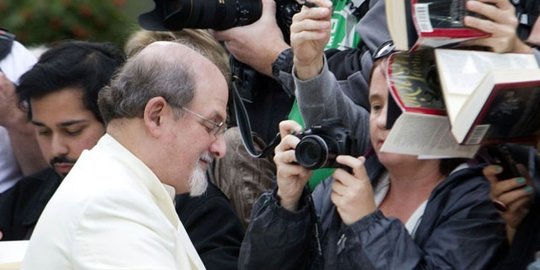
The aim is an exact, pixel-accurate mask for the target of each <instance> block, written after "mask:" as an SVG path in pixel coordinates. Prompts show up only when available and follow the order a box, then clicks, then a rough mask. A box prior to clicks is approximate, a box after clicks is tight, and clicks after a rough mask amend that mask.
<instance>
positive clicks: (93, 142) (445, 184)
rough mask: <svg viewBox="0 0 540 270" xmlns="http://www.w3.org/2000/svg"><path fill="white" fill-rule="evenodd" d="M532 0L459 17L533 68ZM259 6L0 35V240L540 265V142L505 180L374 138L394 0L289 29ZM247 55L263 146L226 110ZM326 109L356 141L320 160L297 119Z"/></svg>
mask: <svg viewBox="0 0 540 270" xmlns="http://www.w3.org/2000/svg"><path fill="white" fill-rule="evenodd" d="M342 2H345V3H342ZM521 2H523V3H520V1H517V3H516V1H512V2H511V1H510V0H478V1H467V2H466V8H467V9H468V10H469V11H471V12H474V13H476V14H478V15H480V16H466V17H465V19H464V24H465V25H466V26H467V27H471V28H476V29H478V30H481V31H483V32H486V33H488V34H489V35H488V36H487V37H484V38H479V39H474V40H470V41H467V42H465V43H463V44H464V45H466V46H476V47H482V48H487V49H489V50H491V51H494V52H497V53H522V54H533V55H534V57H535V58H536V60H537V62H538V63H539V65H540V50H539V49H538V48H539V46H540V20H539V19H537V17H538V13H539V11H540V3H539V4H537V6H536V8H535V9H533V10H532V11H531V10H529V11H528V10H525V9H522V8H520V7H525V4H524V3H525V2H527V3H532V2H534V1H528V0H521ZM262 4H263V12H262V15H261V18H260V19H259V20H257V21H256V22H254V23H252V24H250V25H246V26H238V27H234V28H231V29H226V30H220V31H216V30H202V29H183V30H180V31H165V30H167V29H165V28H163V29H161V30H163V31H156V30H155V29H154V30H143V29H139V30H136V31H135V32H133V33H132V34H131V35H130V37H129V38H128V39H127V40H126V42H125V46H124V48H123V50H122V49H121V48H119V47H117V46H116V45H113V44H111V43H107V42H94V41H85V40H65V41H61V42H58V43H55V44H54V45H53V44H52V45H51V46H50V48H48V49H47V50H46V51H45V52H44V53H43V54H42V55H40V56H39V58H38V59H36V58H35V57H34V56H33V55H32V54H31V53H30V52H29V51H28V50H27V49H26V48H25V47H24V46H23V45H22V44H20V43H19V42H17V41H16V40H15V39H14V37H13V35H11V34H9V33H8V32H1V31H0V35H2V38H1V39H0V69H1V72H0V115H2V116H0V157H1V159H0V244H1V243H2V242H1V241H14V240H29V241H28V247H27V250H26V253H25V255H24V258H23V259H22V262H21V269H32V270H34V269H540V258H537V257H538V254H537V253H538V252H540V230H539V228H540V207H539V204H540V202H539V201H540V200H538V196H540V194H539V191H540V173H539V172H538V171H537V170H536V168H537V167H538V166H540V158H539V155H538V151H537V149H536V146H531V145H525V144H505V145H506V146H507V147H508V149H510V153H511V155H512V157H514V159H515V160H516V161H517V162H518V163H519V172H520V176H519V177H514V178H510V179H499V177H498V175H499V174H500V173H501V171H502V167H501V166H499V165H493V164H489V162H486V160H485V159H482V157H481V156H480V155H479V156H477V157H475V158H473V159H462V158H459V159H458V158H432V159H419V158H418V157H417V156H412V155H403V154H396V153H389V152H381V147H382V144H383V143H384V140H385V139H386V136H387V135H388V133H389V131H390V129H391V127H389V126H388V125H387V111H388V104H389V103H388V101H389V99H391V98H392V97H391V95H390V94H389V88H388V84H387V76H388V75H387V73H386V70H387V65H388V62H387V59H388V57H389V56H390V55H391V54H392V53H393V52H394V47H393V44H392V40H391V37H390V34H389V33H388V30H387V27H386V13H385V1H384V0H371V1H361V4H359V3H358V1H354V0H350V1H340V0H334V1H330V0H309V5H303V6H302V8H301V9H300V10H299V11H298V12H297V13H296V14H295V15H294V16H293V17H292V23H291V25H290V28H289V29H290V36H284V33H283V31H282V29H280V27H279V25H278V23H277V21H276V6H277V5H276V4H277V3H276V2H275V1H274V0H262ZM527 7H528V8H529V9H530V5H529V6H527ZM343 14H348V15H349V16H345V17H343V16H341V15H343ZM524 14H525V15H526V16H524ZM340 16H341V17H340ZM525 17H526V18H527V20H525V19H524V18H525ZM142 26H143V27H144V26H145V25H142ZM261 33H264V34H261ZM287 34H289V33H287ZM230 58H234V61H231V62H229V59H230ZM230 63H232V64H230ZM238 63H241V65H242V66H244V67H249V68H250V69H251V70H252V71H253V72H255V73H254V74H255V76H254V77H251V80H253V81H249V82H248V83H247V84H245V83H244V84H243V85H244V86H245V87H247V86H246V85H250V87H251V88H250V89H243V90H247V91H248V92H245V91H244V93H243V94H244V100H245V101H249V102H248V103H247V108H248V113H249V116H250V117H251V122H252V123H253V127H254V129H253V137H254V141H255V143H256V146H257V147H258V149H259V150H260V149H263V148H265V147H267V146H268V145H269V144H271V139H272V138H274V137H275V133H278V134H279V137H277V138H279V139H280V141H279V142H277V143H276V145H275V148H274V149H273V151H272V152H271V153H270V154H269V155H267V156H264V157H259V158H256V157H253V156H252V155H250V154H249V151H247V150H246V148H245V147H244V141H243V139H245V138H242V136H241V131H240V130H239V127H236V126H235V125H237V124H239V123H236V122H235V121H234V120H233V119H231V118H232V117H233V116H232V114H233V113H232V109H231V106H232V95H233V94H234V93H233V84H235V83H238V81H237V80H238V79H239V77H238V72H239V71H238V68H239V64H238ZM241 72H245V71H241ZM241 77H242V76H241ZM240 79H242V78H240ZM243 79H245V78H243ZM235 80H236V81H235ZM246 95H247V96H246ZM324 119H339V120H340V121H341V123H342V124H343V126H344V127H345V128H346V129H348V130H349V131H350V134H351V136H352V137H354V138H355V140H354V141H353V142H352V144H351V145H350V147H351V149H354V151H352V152H353V153H361V154H360V155H358V156H357V155H354V156H352V155H340V156H337V157H336V162H337V164H339V166H338V168H325V169H323V170H319V169H318V170H311V169H308V168H306V167H304V166H302V165H300V164H299V163H298V160H297V155H296V151H295V149H296V147H297V145H298V143H299V142H300V138H299V136H298V134H299V133H301V132H302V131H304V130H305V129H306V128H309V127H311V126H315V125H317V124H320V123H321V121H323V120H324ZM539 139H540V138H539Z"/></svg>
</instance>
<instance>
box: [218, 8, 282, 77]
mask: <svg viewBox="0 0 540 270" xmlns="http://www.w3.org/2000/svg"><path fill="white" fill-rule="evenodd" d="M212 34H213V36H214V37H215V38H216V39H217V40H219V41H224V42H225V46H226V47H227V49H228V50H229V52H230V53H231V54H232V55H233V56H234V57H235V58H236V59H237V60H238V61H240V62H242V63H244V64H246V65H249V66H251V67H252V68H254V69H255V70H257V71H258V72H260V73H262V74H265V75H267V76H270V77H271V76H272V63H273V62H274V60H276V58H277V57H278V55H279V54H280V53H281V52H282V51H284V50H285V49H287V48H289V45H288V44H287V43H285V40H284V39H283V34H282V33H281V30H280V28H279V27H278V25H277V22H276V3H275V2H274V0H263V13H262V16H261V18H260V19H259V20H257V21H256V22H254V23H252V24H250V25H246V26H241V27H235V28H231V29H228V30H224V31H212Z"/></svg>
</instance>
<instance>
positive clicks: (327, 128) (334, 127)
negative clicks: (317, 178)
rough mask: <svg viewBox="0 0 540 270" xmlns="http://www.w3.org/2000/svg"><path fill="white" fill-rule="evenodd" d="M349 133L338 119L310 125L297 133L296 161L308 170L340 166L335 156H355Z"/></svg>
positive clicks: (352, 141)
mask: <svg viewBox="0 0 540 270" xmlns="http://www.w3.org/2000/svg"><path fill="white" fill-rule="evenodd" d="M350 133H351V132H350V131H349V130H348V129H346V128H345V127H344V126H343V125H342V124H341V122H340V121H339V120H338V119H328V120H325V121H323V122H322V123H321V124H320V125H313V126H311V128H310V129H307V130H305V131H304V132H302V133H300V134H298V135H297V136H298V137H299V138H300V142H299V143H298V144H297V145H296V149H295V150H296V152H295V155H296V161H297V162H298V163H299V164H300V165H302V166H303V167H305V168H307V169H310V170H314V169H319V168H338V167H341V166H340V164H338V163H337V162H336V157H337V156H339V155H352V156H355V151H353V149H352V147H353V145H354V141H355V140H354V139H353V137H352V136H351V134H350Z"/></svg>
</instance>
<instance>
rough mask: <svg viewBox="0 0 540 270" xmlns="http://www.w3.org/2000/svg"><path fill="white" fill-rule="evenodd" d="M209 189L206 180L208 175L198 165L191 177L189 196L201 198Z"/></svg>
mask: <svg viewBox="0 0 540 270" xmlns="http://www.w3.org/2000/svg"><path fill="white" fill-rule="evenodd" d="M207 187H208V181H207V179H206V173H205V171H204V170H203V169H202V168H201V166H200V165H199V164H198V163H197V166H196V167H195V169H194V170H193V173H192V174H191V176H190V177H189V195H190V196H191V197H196V196H201V195H202V194H203V193H204V192H206V188H207Z"/></svg>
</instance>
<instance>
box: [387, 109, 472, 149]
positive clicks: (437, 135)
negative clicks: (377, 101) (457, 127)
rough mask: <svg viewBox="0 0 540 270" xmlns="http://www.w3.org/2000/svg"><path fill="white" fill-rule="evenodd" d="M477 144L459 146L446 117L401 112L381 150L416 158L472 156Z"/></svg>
mask: <svg viewBox="0 0 540 270" xmlns="http://www.w3.org/2000/svg"><path fill="white" fill-rule="evenodd" d="M479 147H480V146H478V145H459V144H458V143H457V141H456V140H455V139H454V137H453V136H452V134H451V133H450V122H449V121H448V117H446V116H434V115H424V114H416V113H404V114H402V115H401V116H400V117H399V118H398V119H397V121H396V122H395V123H394V126H393V127H392V130H391V131H390V133H389V134H388V137H387V138H386V140H385V142H384V144H383V146H382V149H381V151H382V152H391V153H398V154H406V155H416V156H419V158H452V157H464V158H472V157H473V156H474V155H475V154H476V152H477V151H478V149H479Z"/></svg>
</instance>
